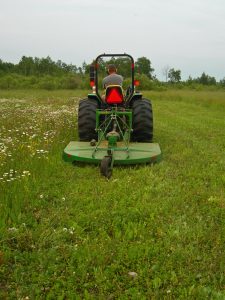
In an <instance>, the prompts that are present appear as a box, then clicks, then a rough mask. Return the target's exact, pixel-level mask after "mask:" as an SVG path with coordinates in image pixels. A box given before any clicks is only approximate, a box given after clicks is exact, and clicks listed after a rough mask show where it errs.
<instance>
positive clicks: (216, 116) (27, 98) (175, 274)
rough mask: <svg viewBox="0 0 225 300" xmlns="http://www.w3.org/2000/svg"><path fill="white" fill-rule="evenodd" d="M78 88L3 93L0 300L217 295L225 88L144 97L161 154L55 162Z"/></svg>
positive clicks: (221, 260) (223, 212) (223, 235)
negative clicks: (139, 161) (156, 159)
mask: <svg viewBox="0 0 225 300" xmlns="http://www.w3.org/2000/svg"><path fill="white" fill-rule="evenodd" d="M84 95H86V92H80V91H52V92H47V91H0V115H1V118H0V299H225V92H222V91H220V92H219V91H218V92H204V91H201V92H200V91H199V92H197V91H183V90H182V91H168V92H166V91H164V92H147V93H146V97H147V98H150V99H152V103H153V109H154V120H155V136H154V141H155V142H159V144H160V146H161V148H162V151H163V161H162V162H161V163H160V164H157V165H154V166H136V167H123V168H122V167H115V169H114V172H113V177H112V178H111V179H110V180H106V179H105V178H103V177H101V176H100V174H99V168H98V167H97V166H90V165H84V166H83V165H76V166H73V165H70V164H66V163H64V162H63V161H62V159H61V155H62V151H63V149H64V147H65V146H66V145H67V144H68V142H69V141H70V140H75V139H77V121H76V119H77V105H78V101H79V97H83V96H84Z"/></svg>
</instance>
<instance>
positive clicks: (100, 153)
mask: <svg viewBox="0 0 225 300" xmlns="http://www.w3.org/2000/svg"><path fill="white" fill-rule="evenodd" d="M108 151H109V148H108V142H107V141H103V142H102V143H101V144H100V145H99V146H98V147H96V146H91V145H90V142H70V143H69V144H68V145H67V147H66V148H65V149H64V153H63V159H64V160H65V161H66V162H75V161H80V162H87V163H94V164H100V163H101V161H102V160H103V158H104V157H105V156H107V155H108ZM110 151H111V154H112V157H113V164H115V165H119V164H121V165H126V164H127V165H128V164H140V163H155V162H159V161H160V160H161V150H160V147H159V144H156V143H129V147H128V148H127V147H126V146H125V145H124V143H123V142H118V143H117V147H115V148H111V149H110Z"/></svg>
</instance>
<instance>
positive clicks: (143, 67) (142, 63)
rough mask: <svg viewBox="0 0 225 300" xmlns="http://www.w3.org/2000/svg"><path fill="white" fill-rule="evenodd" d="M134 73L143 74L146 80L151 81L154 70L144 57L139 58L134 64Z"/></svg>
mask: <svg viewBox="0 0 225 300" xmlns="http://www.w3.org/2000/svg"><path fill="white" fill-rule="evenodd" d="M135 69H136V72H137V73H139V74H145V75H146V76H148V78H150V79H152V78H153V75H152V73H153V72H154V69H153V68H152V67H151V61H150V60H149V59H148V58H146V57H144V56H143V57H139V58H138V59H137V61H136V63H135Z"/></svg>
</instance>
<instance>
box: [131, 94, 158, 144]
mask: <svg viewBox="0 0 225 300" xmlns="http://www.w3.org/2000/svg"><path fill="white" fill-rule="evenodd" d="M132 111H133V114H132V115H133V132H132V135H131V140H132V141H133V142H151V141H152V138H153V113H152V104H151V102H150V101H149V100H147V99H142V100H136V101H134V103H133V105H132Z"/></svg>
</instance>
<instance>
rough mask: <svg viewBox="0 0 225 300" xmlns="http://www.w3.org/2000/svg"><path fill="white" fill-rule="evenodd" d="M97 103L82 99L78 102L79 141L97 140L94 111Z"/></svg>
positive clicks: (92, 100) (97, 106)
mask: <svg viewBox="0 0 225 300" xmlns="http://www.w3.org/2000/svg"><path fill="white" fill-rule="evenodd" d="M98 108H99V105H98V102H97V101H96V100H94V99H88V98H87V99H83V100H81V101H80V102H79V110H78V134H79V139H80V141H83V142H89V141H91V140H97V132H96V131H95V127H96V109H98Z"/></svg>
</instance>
